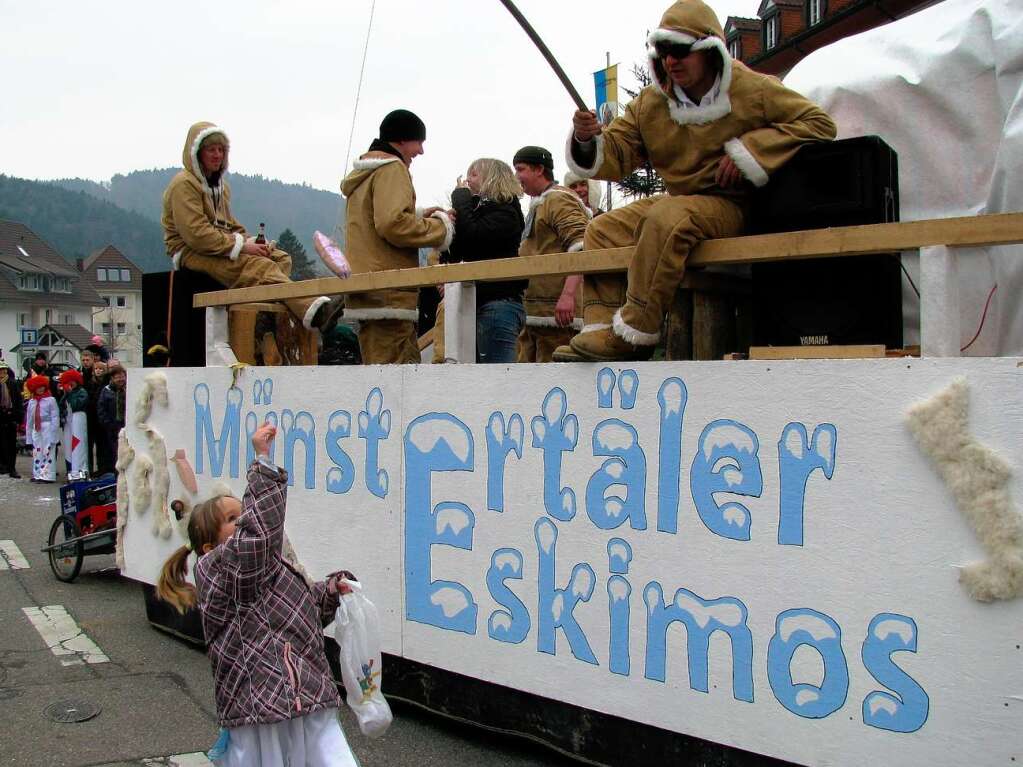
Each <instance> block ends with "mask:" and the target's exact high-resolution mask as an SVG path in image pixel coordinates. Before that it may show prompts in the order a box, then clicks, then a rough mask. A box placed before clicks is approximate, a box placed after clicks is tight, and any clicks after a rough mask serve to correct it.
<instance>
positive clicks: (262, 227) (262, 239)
mask: <svg viewBox="0 0 1023 767" xmlns="http://www.w3.org/2000/svg"><path fill="white" fill-rule="evenodd" d="M256 244H257V245H266V224H264V223H263V222H262V221H260V222H259V234H257V235H256Z"/></svg>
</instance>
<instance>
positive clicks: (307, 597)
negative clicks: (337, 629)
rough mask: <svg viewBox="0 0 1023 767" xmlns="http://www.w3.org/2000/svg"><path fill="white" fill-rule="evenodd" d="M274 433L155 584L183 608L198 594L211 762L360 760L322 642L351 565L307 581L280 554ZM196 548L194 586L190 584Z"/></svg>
mask: <svg viewBox="0 0 1023 767" xmlns="http://www.w3.org/2000/svg"><path fill="white" fill-rule="evenodd" d="M275 433H276V429H275V428H274V427H273V426H271V425H269V424H264V425H263V426H261V427H260V428H259V429H257V430H256V433H255V434H253V435H252V446H253V448H254V449H255V453H256V456H257V460H255V461H253V463H252V465H251V466H250V467H249V471H248V484H247V486H246V488H245V496H244V499H243V500H242V501H241V502H239V501H238V499H236V498H232V497H230V496H217V497H214V498H211V499H210V500H209V501H206V502H204V503H201V504H199V505H198V506H196V507H195V508H194V509H193V510H192V513H191V515H190V517H189V520H188V543H187V544H186V545H185V546H182V547H181V548H180V549H178V550H177V551H176V552H175V553H174V554H172V555H171V557H170V559H168V560H167V562H166V563H165V564H164V566H163V570H162V571H161V573H160V578H159V581H158V583H157V593H158V594H159V596H160V598H161V599H163V600H164V601H166V602H169V603H170V604H172V605H174V606H175V607H176V608H177V609H178V610H179V611H181V612H184V610H185V609H186V608H188V607H190V606H192V605H193V604H195V603H198V607H199V610H200V612H201V614H202V625H203V632H204V634H205V637H206V645H207V652H208V653H209V656H210V662H211V664H212V666H213V677H214V688H215V693H216V702H217V718H218V720H219V722H220V725H221V727H223V728H226V730H227V733H226V736H227V737H226V739H227V744H226V749H225V750H224V751H223V755H222V756H219V755H218V757H217V759H216V763H217V764H218V765H230V766H232V767H233V766H235V765H238V766H240V765H247V766H253V765H284V764H290V765H295V767H298V766H299V765H308V766H309V767H313V766H315V767H328V766H331V767H332V766H333V765H343V766H345V767H348V766H351V767H355V766H356V765H357V764H358V762H357V761H356V759H355V756H354V755H353V754H352V751H351V749H350V748H349V746H348V743H347V741H346V740H345V736H344V734H343V733H342V732H341V727H340V724H339V722H338V706H339V705H340V702H341V700H340V697H339V696H338V692H337V688H336V686H335V685H334V680H333V679H332V678H331V675H330V670H329V668H328V665H327V658H326V655H325V654H324V649H323V627H324V626H326V625H327V624H328V623H330V622H331V621H332V620H333V618H334V612H335V611H336V610H337V606H338V601H339V594H340V593H341V592H344V591H347V590H348V587H347V585H346V584H345V583H344V581H345V580H347V579H350V578H351V574H350V573H347V572H344V571H339V572H337V573H333V574H331V575H329V576H328V577H327V579H326V580H325V581H318V582H314V583H312V584H311V585H310V584H309V583H308V582H307V581H306V580H305V579H304V578H303V577H302V575H301V574H300V573H299V572H298V571H297V570H296V569H295V568H294V567H293V566H292V565H290V564H289V563H288V562H287V561H285V560H284V558H283V556H282V544H283V539H284V514H285V502H286V499H287V488H288V475H287V472H285V471H284V470H283V469H281V468H278V467H277V466H275V465H274V464H273V463H272V462H271V461H270V460H269V446H270V442H271V441H272V440H273V438H274V434H275ZM192 552H195V554H196V555H197V556H198V558H199V559H198V561H197V563H196V566H195V584H196V585H195V587H194V588H193V587H192V586H191V585H189V584H188V583H187V582H186V581H185V576H186V574H187V567H188V559H189V557H190V556H191V554H192ZM224 740H225V735H224V734H222V736H221V742H220V743H218V746H222V745H223V743H222V742H223V741H224Z"/></svg>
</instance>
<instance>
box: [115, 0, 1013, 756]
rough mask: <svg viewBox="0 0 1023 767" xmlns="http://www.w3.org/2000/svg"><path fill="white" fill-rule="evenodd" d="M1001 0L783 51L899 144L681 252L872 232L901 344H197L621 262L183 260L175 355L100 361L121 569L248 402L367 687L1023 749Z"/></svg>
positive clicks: (519, 723)
mask: <svg viewBox="0 0 1023 767" xmlns="http://www.w3.org/2000/svg"><path fill="white" fill-rule="evenodd" d="M1009 5H1010V4H1008V3H1006V4H1005V8H1004V10H1005V11H1006V13H1005V14H1003V15H999V14H998V13H997V12H996V11H997V9H992V7H991V5H990V4H984V5H981V4H979V3H964V2H960V3H954V2H951V1H948V2H945V3H941V4H940V5H939V6H936V7H934V8H931V9H928V10H925V11H922V12H920V13H918V14H916V15H914V16H912V17H910V18H908V19H905V20H902V21H900V22H896V23H893V24H891V25H888V26H887V27H884V28H882V29H879V30H875V31H873V32H870V33H867V34H864V35H861V36H859V37H856V38H850V39H848V40H845V41H842V42H840V43H838V44H835V45H833V46H831V47H829V48H826V49H824V50H822V51H820V52H819V53H818V54H816V55H815V56H811V57H810V58H808V59H807V60H806V61H805V62H804V63H803V64H802V65H801V66H800V67H797V69H796V70H795V71H793V73H791V75H790V77H791V78H793V82H794V83H796V87H799V88H800V89H801V90H803V92H805V93H807V94H809V95H810V96H811V97H813V98H815V99H816V100H817V101H819V102H820V103H821V104H822V105H823V106H824V107H825V108H826V109H827V110H828V111H829V112H830V113H831V114H832V115H834V116H835V118H836V121H837V122H838V124H839V126H840V127H841V128H842V129H843V132H842V135H844V136H848V135H858V134H877V135H880V136H882V138H883V139H884V140H885V141H886V142H887V143H888V144H890V145H891V146H892V147H894V148H895V149H896V150H897V151H898V152H899V158H900V166H901V191H902V195H901V196H902V216H901V218H902V222H901V223H890V224H878V225H873V226H862V227H845V228H839V229H823V230H816V231H806V232H797V233H780V234H768V235H756V236H750V237H744V238H735V239H732V240H718V241H711V242H707V243H704V244H703V245H701V246H700V247H699V248H698V249H697V250H696V251H695V252H694V254H693V257H692V262H691V263H692V265H693V266H694V267H701V266H702V267H710V266H715V265H734V264H750V263H758V262H762V261H779V260H786V259H803V258H811V257H814V258H818V257H819V258H827V257H833V256H835V255H838V254H842V255H847V256H849V255H859V254H869V253H883V252H889V251H901V252H904V256H903V263H904V264H906V265H907V267H908V271H909V272H910V274H911V275H912V277H913V280H914V284H916V285H917V286H918V288H919V291H920V300H919V303H917V301H916V297H915V293H912V294H911V295H910V293H911V291H910V290H909V288H908V287H907V289H906V293H907V295H909V298H907V302H906V305H905V307H904V317H905V320H906V328H905V336H906V340H907V343H912V342H913V341H914V340H916V339H917V338H919V343H920V345H921V356H891V357H881V358H873V359H784V360H781V359H779V360H741V361H739V360H727V361H725V360H721V359H720V357H719V358H718V360H717V361H698V360H667V361H659V362H644V363H622V364H614V365H601V364H550V365H514V366H506V367H500V366H489V365H488V366H477V365H473V364H455V365H434V366H431V365H421V366H386V367H369V366H367V367H355V366H350V367H328V366H321V367H317V366H304V365H298V366H294V365H293V366H282V367H244V366H241V365H238V364H233V363H236V362H237V359H238V355H236V354H235V353H234V352H235V350H234V349H232V346H231V342H230V340H229V335H228V328H229V324H230V323H229V320H228V317H229V312H228V307H230V306H235V307H239V306H244V305H248V306H250V307H251V306H252V305H254V304H259V303H260V302H267V301H271V300H275V299H281V298H284V297H299V296H301V295H318V294H319V293H324V292H328V293H329V292H352V291H356V290H369V289H379V288H385V287H394V286H399V285H400V286H405V287H409V286H417V285H430V284H435V283H438V282H445V283H448V284H449V289H448V290H447V291H446V298H445V300H446V302H447V308H446V311H447V317H448V321H447V323H446V327H445V333H446V339H447V342H446V347H447V350H448V353H449V355H451V356H453V357H454V359H456V360H466V361H468V360H471V359H472V358H473V355H472V343H473V333H472V332H469V331H470V329H471V318H472V316H473V298H472V297H473V288H472V283H473V281H480V280H488V279H508V278H510V277H521V276H529V275H532V274H540V273H546V274H571V273H586V272H588V271H589V272H599V271H610V270H615V269H621V268H623V267H624V265H625V264H626V263H627V258H628V254H627V253H624V252H621V250H616V251H589V252H585V251H584V252H579V253H573V254H565V255H564V256H559V257H555V258H550V257H546V260H545V261H542V262H541V261H540V260H537V259H532V260H531V259H515V260H513V261H505V262H501V263H500V264H487V263H485V262H484V263H483V264H455V265H446V266H437V267H426V268H423V269H414V270H402V271H401V272H394V273H380V274H374V275H355V276H353V277H351V278H350V279H348V280H344V281H342V280H337V279H334V278H329V279H323V280H312V281H307V282H304V283H292V284H290V285H286V286H275V287H270V288H267V287H262V288H247V289H243V290H236V291H220V292H212V293H204V294H199V295H196V296H195V298H194V302H195V305H196V306H198V307H200V308H201V309H202V310H203V311H205V312H206V324H207V333H206V350H205V351H206V360H207V364H206V366H204V367H191V368H173V367H171V368H161V369H137V370H132V371H130V372H129V382H128V386H129V394H130V396H129V401H130V403H131V404H130V407H129V414H128V425H127V426H126V428H125V430H124V432H123V435H122V449H121V451H120V455H119V461H118V468H119V469H120V472H121V473H120V477H119V486H118V497H117V503H118V510H117V511H118V513H117V520H118V525H119V537H118V559H119V563H120V564H121V567H122V571H123V572H124V573H125V574H126V575H127V576H128V577H131V578H134V579H136V580H139V581H141V582H142V583H144V584H152V583H154V582H155V579H156V577H157V574H158V572H159V568H160V566H161V564H162V563H163V562H164V560H165V559H166V558H167V556H168V555H169V554H170V553H171V552H172V551H173V550H174V549H175V548H177V547H178V546H179V545H181V542H182V540H183V536H182V531H183V525H184V524H185V523H186V520H187V510H188V509H189V508H190V507H191V506H192V505H194V504H195V503H197V502H198V501H200V500H203V499H205V498H206V497H209V496H210V495H211V494H212V493H213V492H214V491H215V490H216V489H217V488H219V487H222V486H224V485H226V486H227V487H228V488H230V489H231V490H232V491H233V492H235V493H236V494H240V493H241V492H242V490H243V486H244V476H245V468H246V466H247V464H248V463H249V462H250V461H251V460H252V458H253V455H252V449H251V446H250V444H249V437H250V435H251V434H252V433H253V431H254V430H255V429H256V428H257V426H258V425H259V424H261V423H263V422H265V421H270V422H272V423H275V424H276V425H277V426H278V428H279V432H278V437H277V439H276V441H275V445H274V453H273V455H272V458H273V460H274V461H276V462H277V463H278V464H280V465H281V466H283V467H284V468H285V469H287V471H288V474H289V501H288V519H287V534H288V537H289V539H290V543H291V546H292V547H293V549H294V552H295V553H296V555H297V557H298V559H299V561H300V562H301V563H302V565H303V566H304V567H305V568H306V570H307V571H308V572H309V573H310V574H311V575H312V576H316V577H320V576H323V575H324V574H325V573H327V572H329V571H332V570H335V569H337V568H339V567H344V568H347V569H350V570H352V571H354V572H355V573H357V574H358V576H359V577H360V579H361V580H362V582H363V584H364V586H365V593H366V594H367V595H369V596H370V598H371V599H372V600H373V601H374V602H375V603H376V605H377V606H378V609H379V611H380V616H381V631H382V641H383V649H384V652H385V653H387V655H388V658H387V659H386V660H385V668H384V690H385V692H392V693H398V694H400V695H401V696H403V697H407V698H411V699H416V700H417V701H418V702H420V703H424V704H425V705H428V706H430V707H432V708H435V709H437V710H440V711H442V712H443V713H447V714H450V715H453V716H458V717H462V718H466V719H471V720H474V721H477V722H479V723H481V724H485V725H489V726H495V727H501V728H507V729H512V730H516V731H519V732H523V733H526V734H529V735H532V736H535V737H538V738H540V739H542V740H544V741H546V742H548V743H550V744H552V745H554V746H555V747H558V748H561V749H563V750H565V751H569V752H572V753H576V754H581V755H583V756H586V757H588V758H590V759H594V760H596V761H602V762H608V763H616V764H644V763H651V762H653V761H654V760H655V759H656V760H658V761H664V760H666V759H667V760H673V761H675V762H676V763H715V764H753V763H766V762H768V761H770V759H771V758H773V759H780V760H784V761H786V762H794V763H798V764H807V765H818V764H829V765H861V764H868V763H880V762H895V763H898V764H921V765H922V764H960V763H978V764H991V765H998V764H1005V765H1011V764H1013V763H1016V762H1021V761H1023V727H1021V726H1020V725H1021V723H1023V649H1021V645H1023V599H1021V597H1023V523H1021V518H1020V512H1019V508H1020V506H1019V504H1020V498H1023V487H1021V483H1020V476H1021V463H1020V459H1019V449H1018V447H1019V445H1020V444H1021V443H1023V396H1021V391H1023V389H1021V382H1023V378H1021V377H1023V324H1021V321H1020V317H1021V316H1023V315H1020V313H1019V311H1018V309H1017V305H1018V301H1017V300H1016V296H1017V295H1018V294H1019V286H1020V277H1019V266H1018V263H1019V261H1018V259H1019V258H1020V256H1021V254H1023V253H1021V248H1020V247H1019V245H1018V243H1020V242H1023V214H1020V213H1014V212H1013V211H1019V210H1021V209H1023V184H1021V181H1020V178H1021V177H1023V176H1021V175H1020V173H1019V170H1020V164H1021V162H1023V146H1021V144H1023V111H1021V103H1023V102H1021V98H1023V97H1021V88H1020V74H1019V73H1020V71H1021V70H1020V68H1019V66H1018V64H1019V62H1020V59H1021V56H1023V46H1021V45H1020V42H1019V41H1020V40H1023V35H1020V34H1013V32H1012V29H1011V27H1012V26H1013V25H1018V24H1019V23H1020V22H1019V21H1018V18H1019V17H1018V14H1016V15H1015V16H1013V15H1012V14H1011V13H1008V11H1009ZM935 29H940V30H944V31H943V32H942V33H940V34H936V33H935V31H934V30H935ZM1017 31H1018V30H1017ZM839 70H841V71H839ZM950 73H957V74H954V75H953V74H950ZM846 126H848V129H846ZM968 170H969V172H967V171H968ZM977 214H983V215H977ZM1006 246H1008V247H1006ZM978 248H984V249H985V250H979V249H978ZM909 251H911V252H909ZM917 254H919V256H918V258H919V260H918V261H917ZM516 262H521V263H516ZM693 274H697V271H696V270H695V269H694V272H693ZM697 282H698V280H697ZM990 284H997V285H998V290H997V293H995V291H993V290H989V285H990ZM691 287H692V284H691ZM698 288H699V286H698V285H696V287H695V288H693V289H694V290H696V289H698ZM992 294H994V295H995V296H996V298H995V299H994V300H993V303H992V299H991V295H992ZM984 295H987V297H988V306H987V307H986V316H987V320H986V323H987V324H983V325H982V327H981V329H980V330H979V331H977V324H978V321H979V319H980V310H981V308H982V307H985V304H984V301H983V300H982V299H983V296H984ZM978 296H980V297H981V300H980V301H977V300H975V299H976V298H977V297H978ZM864 300H865V301H869V300H871V297H870V296H865V297H864ZM974 331H977V337H978V338H979V339H980V340H979V341H978V342H977V343H976V344H975V345H974V346H973V347H972V348H969V349H966V350H965V351H964V352H962V353H961V351H960V350H961V348H962V347H963V346H964V345H965V344H966V342H968V341H970V337H971V336H973V335H974ZM917 334H919V336H917ZM966 353H968V354H971V355H972V354H980V355H983V356H964V355H965V354H966ZM835 354H838V352H835ZM820 356H829V355H828V354H827V352H823V353H820ZM175 508H177V509H178V510H179V513H180V518H179V513H176V512H175ZM392 671H393V674H392ZM391 680H393V681H391ZM389 685H390V689H389Z"/></svg>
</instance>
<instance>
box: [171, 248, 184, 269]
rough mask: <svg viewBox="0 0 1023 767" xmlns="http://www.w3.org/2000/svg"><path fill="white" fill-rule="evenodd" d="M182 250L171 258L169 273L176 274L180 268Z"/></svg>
mask: <svg viewBox="0 0 1023 767" xmlns="http://www.w3.org/2000/svg"><path fill="white" fill-rule="evenodd" d="M184 252H185V251H184V250H179V251H178V252H177V253H175V254H174V255H173V256H171V271H172V272H176V271H178V270H179V269H180V268H181V256H182V254H184Z"/></svg>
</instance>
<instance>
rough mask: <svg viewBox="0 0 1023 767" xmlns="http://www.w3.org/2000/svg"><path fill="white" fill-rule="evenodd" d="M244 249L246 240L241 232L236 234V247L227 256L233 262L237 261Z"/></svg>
mask: <svg viewBox="0 0 1023 767" xmlns="http://www.w3.org/2000/svg"><path fill="white" fill-rule="evenodd" d="M243 247H245V238H244V237H242V235H241V232H235V233H234V246H233V247H232V248H231V252H230V253H228V254H227V257H228V258H229V259H231V260H232V261H237V260H238V256H240V255H241V252H242V248H243Z"/></svg>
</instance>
